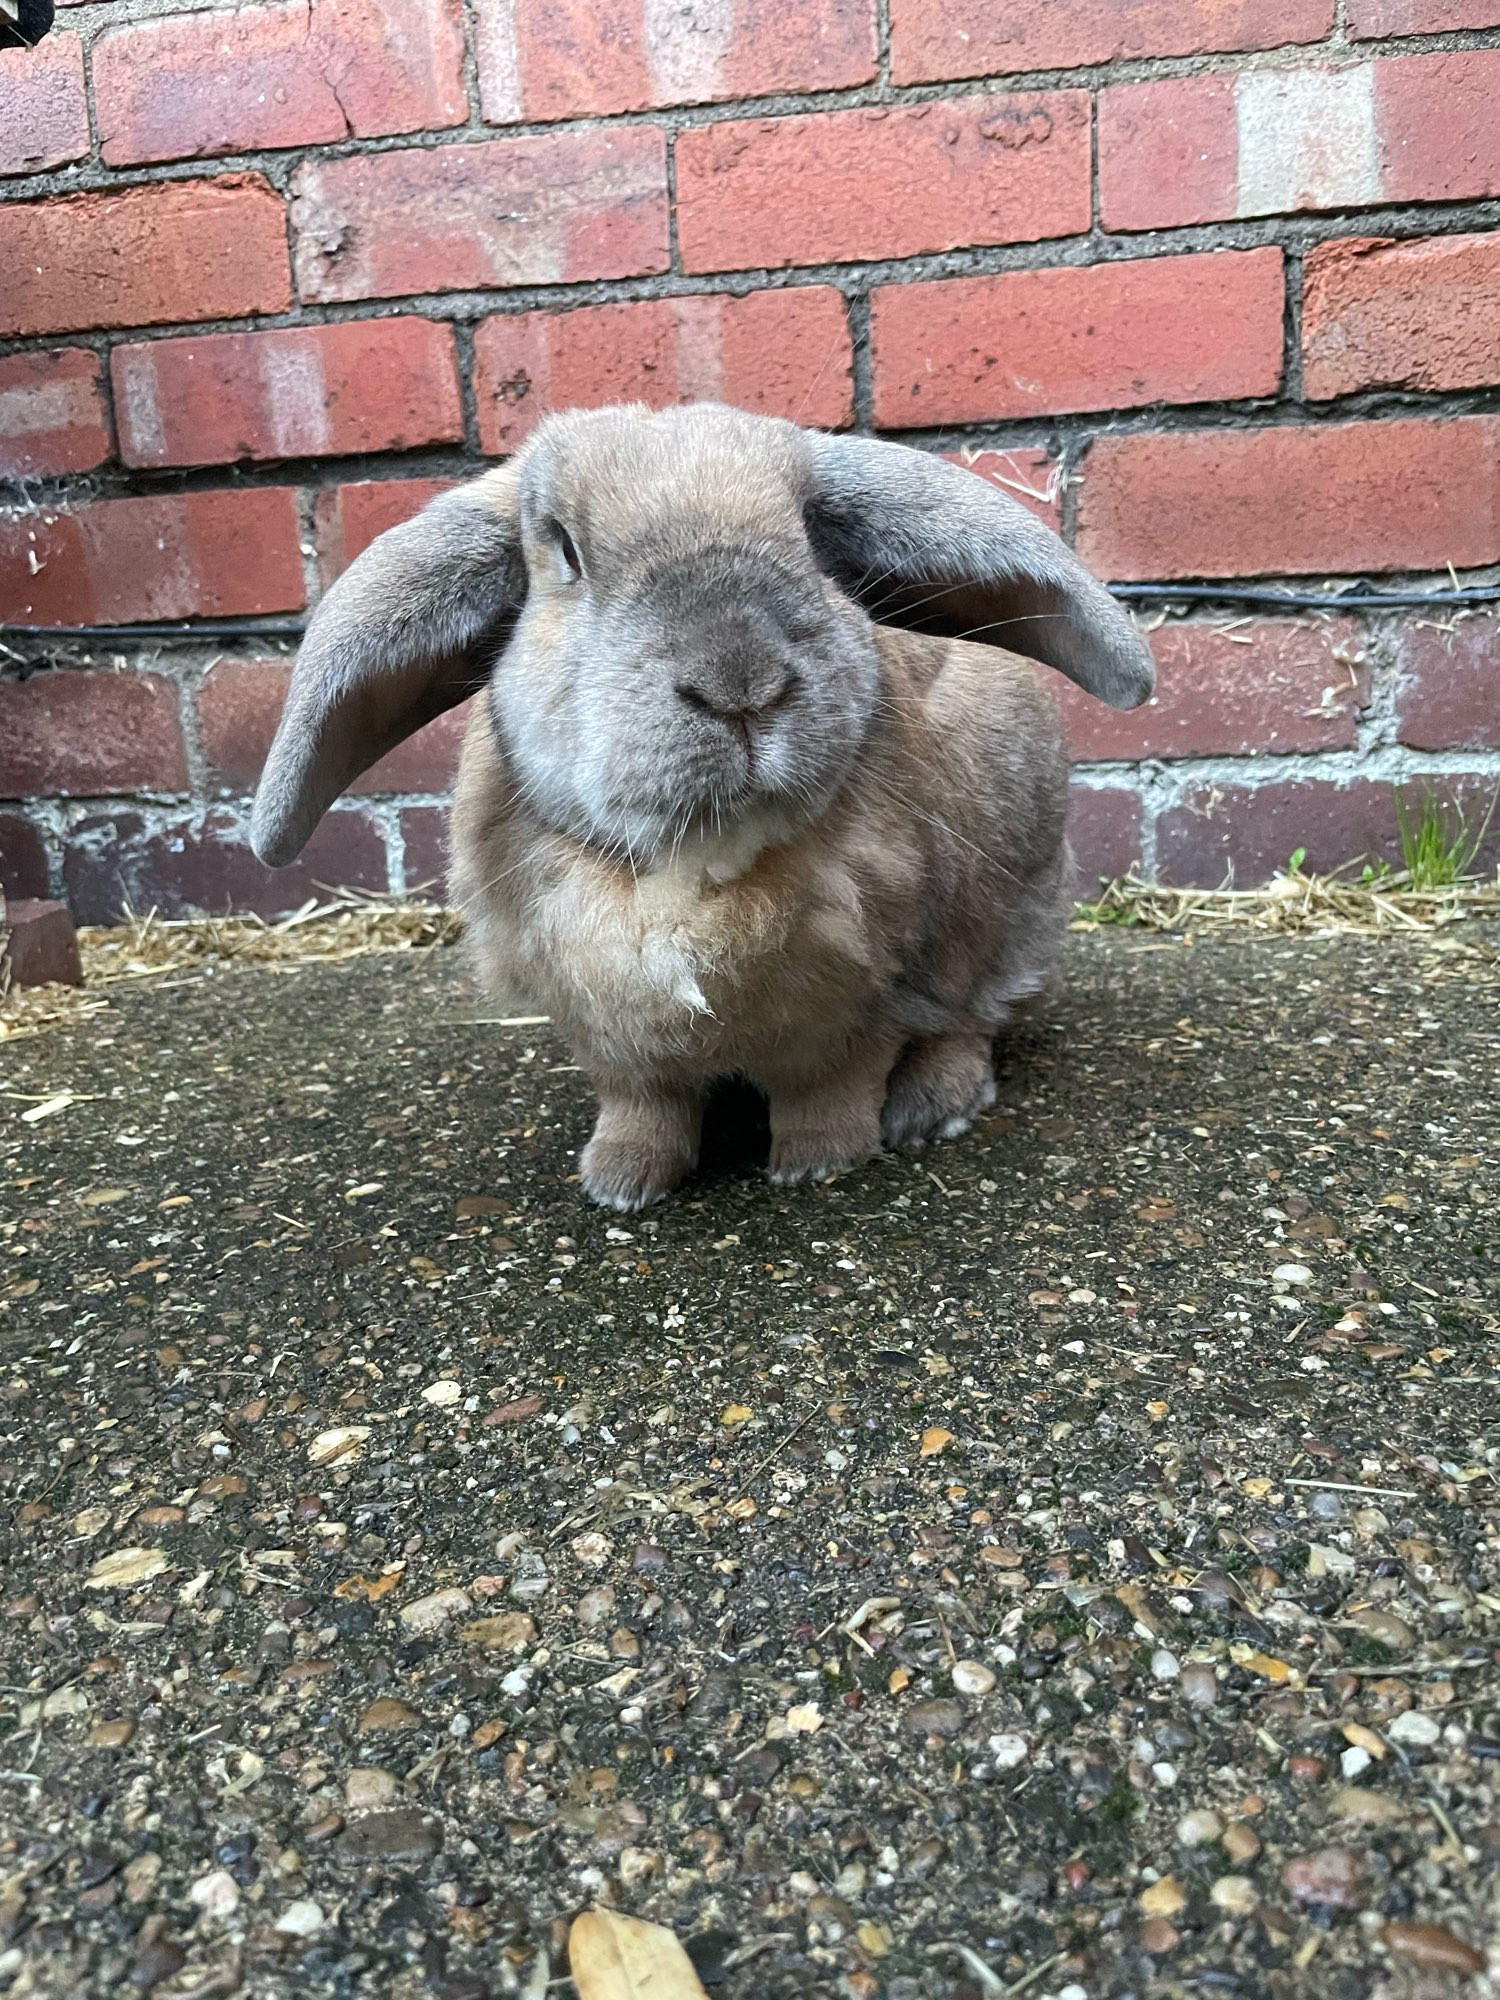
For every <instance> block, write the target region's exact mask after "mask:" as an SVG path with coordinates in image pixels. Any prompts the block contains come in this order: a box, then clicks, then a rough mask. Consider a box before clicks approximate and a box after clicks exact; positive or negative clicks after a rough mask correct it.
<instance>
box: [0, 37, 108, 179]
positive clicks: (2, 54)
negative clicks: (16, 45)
mask: <svg viewBox="0 0 1500 2000" xmlns="http://www.w3.org/2000/svg"><path fill="white" fill-rule="evenodd" d="M88 150H89V111H88V105H87V103H86V102H85V100H84V91H83V43H82V42H81V41H80V40H79V39H78V37H77V35H73V34H67V33H58V34H55V35H48V36H47V38H46V40H45V41H42V42H39V43H38V44H37V46H36V47H35V48H34V49H0V174H35V173H40V172H41V171H42V170H43V169H44V168H46V167H60V166H62V165H63V163H64V162H65V161H67V160H81V159H83V158H84V156H85V155H86V154H87V152H88Z"/></svg>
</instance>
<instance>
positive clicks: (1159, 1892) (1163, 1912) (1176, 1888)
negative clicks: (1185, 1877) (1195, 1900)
mask: <svg viewBox="0 0 1500 2000" xmlns="http://www.w3.org/2000/svg"><path fill="white" fill-rule="evenodd" d="M1187 1901H1188V1898H1187V1890H1186V1889H1184V1888H1183V1886H1182V1884H1181V1883H1180V1882H1179V1881H1178V1879H1177V1877H1176V1876H1175V1875H1163V1876H1162V1878H1161V1880H1160V1881H1159V1882H1153V1883H1152V1884H1151V1886H1150V1888H1148V1889H1143V1890H1142V1891H1141V1908H1142V1909H1143V1910H1144V1911H1145V1913H1146V1915H1147V1916H1148V1917H1180V1916H1181V1915H1182V1912H1183V1911H1184V1910H1185V1909H1186V1908H1187Z"/></svg>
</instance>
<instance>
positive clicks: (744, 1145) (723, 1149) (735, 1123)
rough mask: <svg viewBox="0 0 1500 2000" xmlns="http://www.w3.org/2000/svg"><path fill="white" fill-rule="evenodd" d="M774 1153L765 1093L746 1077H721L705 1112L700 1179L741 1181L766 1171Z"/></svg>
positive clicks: (700, 1155)
mask: <svg viewBox="0 0 1500 2000" xmlns="http://www.w3.org/2000/svg"><path fill="white" fill-rule="evenodd" d="M770 1151H771V1113H770V1108H769V1106H768V1104H767V1101H766V1094H765V1092H764V1091H763V1090H757V1089H756V1087H755V1085H754V1084H753V1083H747V1082H746V1081H745V1079H744V1078H743V1077H738V1076H726V1077H720V1078H719V1079H718V1080H717V1081H716V1082H715V1083H714V1084H713V1086H712V1087H711V1089H710V1090H709V1093H708V1102H707V1104H706V1105H705V1107H704V1111H703V1144H702V1148H701V1150H700V1153H699V1158H698V1172H699V1175H700V1176H711V1177H712V1178H713V1179H715V1180H720V1179H728V1178H730V1177H734V1178H740V1177H742V1176H744V1175H746V1174H750V1173H754V1172H756V1171H757V1170H761V1169H764V1167H765V1164H766V1160H767V1158H768V1157H769V1155H770Z"/></svg>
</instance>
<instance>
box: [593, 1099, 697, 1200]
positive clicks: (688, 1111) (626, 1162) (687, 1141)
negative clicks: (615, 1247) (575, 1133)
mask: <svg viewBox="0 0 1500 2000" xmlns="http://www.w3.org/2000/svg"><path fill="white" fill-rule="evenodd" d="M697 1162H698V1107H697V1105H696V1104H695V1103H691V1102H681V1103H679V1102H677V1101H675V1100H671V1099H665V1100H650V1101H647V1102H642V1103H636V1104H625V1105H621V1104H611V1103H609V1102H606V1103H605V1104H604V1105H603V1106H602V1107H601V1108H600V1112H599V1122H598V1123H597V1124H596V1125H595V1127H594V1136H593V1137H592V1138H591V1139H590V1140H589V1142H588V1144H587V1145H586V1146H585V1147H584V1149H583V1152H582V1154H581V1155H580V1157H579V1161H578V1166H579V1172H580V1177H581V1179H582V1181H583V1191H584V1193H585V1194H586V1195H587V1196H588V1197H589V1199H590V1201H597V1202H598V1203H599V1204H600V1206H601V1207H603V1208H618V1209H621V1210H624V1211H626V1212H627V1213H628V1212H629V1211H631V1210H633V1209H637V1208H645V1207H647V1206H648V1205H649V1204H650V1203H651V1202H653V1201H660V1200H661V1198H662V1196H663V1195H668V1194H670V1193H671V1192H672V1190H673V1188H675V1187H679V1186H680V1185H681V1184H682V1182H683V1181H685V1180H686V1179H687V1177H688V1175H689V1174H690V1173H691V1172H692V1171H693V1168H694V1167H695V1166H696V1165H697Z"/></svg>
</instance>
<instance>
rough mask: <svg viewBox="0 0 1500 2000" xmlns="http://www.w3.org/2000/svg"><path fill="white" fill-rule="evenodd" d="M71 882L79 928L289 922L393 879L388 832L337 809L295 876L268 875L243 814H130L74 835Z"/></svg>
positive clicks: (99, 818) (67, 858) (85, 825)
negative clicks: (295, 914) (235, 917)
mask: <svg viewBox="0 0 1500 2000" xmlns="http://www.w3.org/2000/svg"><path fill="white" fill-rule="evenodd" d="M63 880H64V883H65V885H66V891H67V898H68V905H69V908H70V909H71V910H72V912H73V914H74V916H75V917H76V918H77V919H78V921H79V922H80V923H84V924H114V923H118V922H119V921H120V919H121V918H122V917H123V916H125V915H127V914H128V913H129V912H130V911H132V910H134V911H146V910H159V911H160V912H161V914H162V915H163V916H164V917H184V916H194V915H198V914H201V913H209V914H213V913H222V912H224V911H227V910H254V911H258V912H259V913H260V915H262V916H267V917H273V916H283V915H285V914H286V913H287V912H288V911H290V910H295V909H298V908H299V907H300V906H301V905H302V904H303V903H305V902H306V901H307V900H308V898H309V897H313V896H317V897H322V896H323V895H324V894H325V893H326V892H327V890H329V889H341V888H348V889H384V888H385V887H386V884H387V881H388V872H387V867H386V854H385V841H384V839H383V837H382V835H381V833H380V829H379V828H378V827H377V826H375V825H374V824H373V823H372V822H371V821H370V820H369V819H368V818H367V816H366V814H365V813H364V812H363V811H361V810H360V809H359V808H358V807H354V808H350V807H342V808H340V807H335V808H334V810H333V811H332V812H331V813H329V815H328V816H327V818H326V819H324V820H323V821H322V822H321V824H320V825H319V826H318V829H317V831H316V832H315V833H314V834H313V836H312V839H311V840H310V841H309V842H308V843H307V846H306V847H305V848H304V849H303V851H302V854H301V856H300V857H299V858H298V860H296V861H295V862H293V864H292V866H291V867H290V868H263V867H262V866H261V864H260V863H259V862H258V861H257V860H256V858H255V856H254V855H253V854H252V853H251V851H250V843H249V839H248V837H247V830H246V827H245V825H244V822H243V821H242V819H241V818H240V817H239V815H238V814H235V813H231V812H225V811H212V810H211V811H208V812H196V813H186V814H182V815H172V816H150V817H148V816H147V815H146V814H145V813H143V812H138V811H135V810H133V809H131V808H129V807H122V808H121V809H120V810H118V811H116V812H113V813H100V814H96V815H93V816H91V817H89V818H87V819H84V820H81V821H79V822H78V823H77V824H76V825H74V826H72V827H70V828H69V829H68V833H67V838H66V843H65V847H64V853H63Z"/></svg>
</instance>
